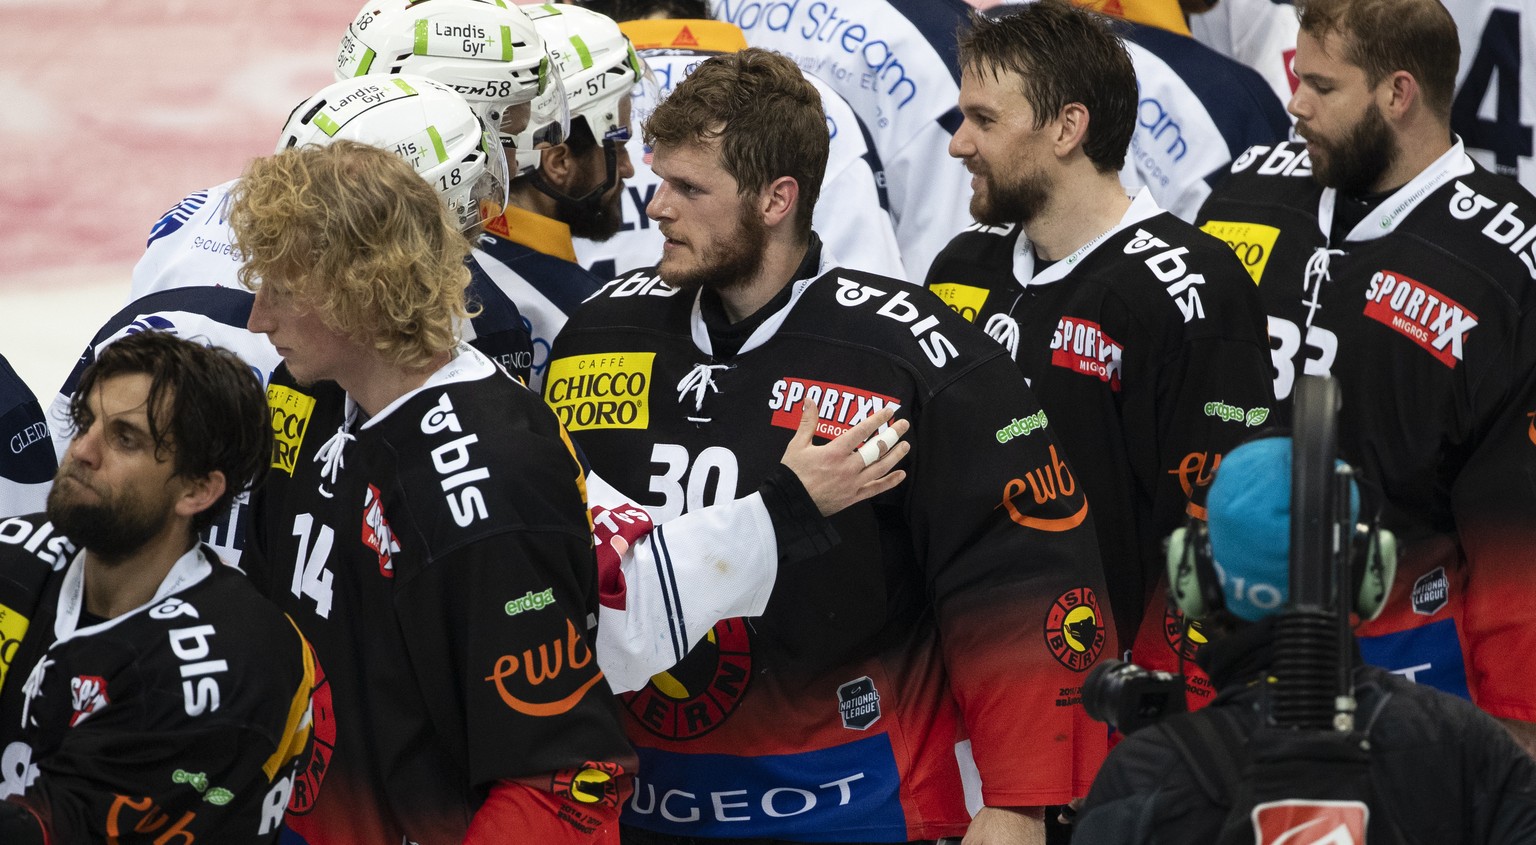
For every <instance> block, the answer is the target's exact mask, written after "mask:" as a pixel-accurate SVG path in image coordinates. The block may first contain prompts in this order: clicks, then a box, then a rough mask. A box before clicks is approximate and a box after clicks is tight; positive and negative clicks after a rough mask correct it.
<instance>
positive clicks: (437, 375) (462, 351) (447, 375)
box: [343, 340, 499, 429]
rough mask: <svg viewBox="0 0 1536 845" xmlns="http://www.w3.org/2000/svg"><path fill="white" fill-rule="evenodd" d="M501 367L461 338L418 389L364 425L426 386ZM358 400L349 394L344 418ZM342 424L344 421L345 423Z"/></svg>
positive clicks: (484, 374) (488, 373) (477, 377)
mask: <svg viewBox="0 0 1536 845" xmlns="http://www.w3.org/2000/svg"><path fill="white" fill-rule="evenodd" d="M498 369H499V367H497V365H496V364H495V363H494V362H492V361H491V359H489V358H487V357H485V356H484V355H482V354H481V353H480V350H478V349H476V348H474V347H473V346H470V345H469V344H467V343H465V342H464V341H462V340H461V341H459V344H458V346H456V347H454V350H453V359H452V360H450V361H449V362H448V363H446V364H444V365H442V366H441V367H439V368H437V370H436V371H434V372H433V373H432V375H430V376H427V380H426V381H425V382H422V385H421V387H418V388H416V389H415V390H411V391H409V392H407V393H405V394H403V395H402V396H400V398H398V399H396V400H395V401H393V402H391V403H389V404H388V405H385V406H384V409H383V410H381V411H379V412H378V413H377V414H375V415H373V417H372V418H370V419H369V420H368V421H367V422H365V423H363V425H362V428H364V429H367V428H370V427H372V426H373V425H374V424H375V423H377V422H378V421H379V420H382V419H384V418H385V417H387V416H389V414H390V412H391V411H393V410H395V409H396V408H398V407H400V406H401V405H404V404H405V403H406V402H408V401H409V400H410V398H411V397H412V396H415V395H416V394H418V393H421V392H422V391H424V390H432V389H433V388H437V387H442V386H444V385H447V384H455V383H458V382H464V381H479V380H480V379H483V378H487V377H489V376H491V375H494V374H495V373H496V372H497V371H498ZM356 404H357V403H355V402H353V401H352V396H351V395H350V394H348V396H347V407H346V415H345V417H344V419H346V420H351V419H352V413H353V408H354V407H355V406H356ZM343 425H345V423H344V424H343Z"/></svg>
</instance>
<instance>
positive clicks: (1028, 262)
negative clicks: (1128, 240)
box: [1013, 187, 1163, 288]
mask: <svg viewBox="0 0 1536 845" xmlns="http://www.w3.org/2000/svg"><path fill="white" fill-rule="evenodd" d="M1162 213H1163V209H1162V208H1161V207H1159V206H1158V204H1157V200H1155V199H1153V198H1152V192H1151V191H1149V190H1147V189H1146V188H1145V187H1142V188H1138V189H1137V190H1136V195H1135V196H1134V197H1132V198H1131V207H1130V208H1127V209H1126V210H1125V214H1124V215H1122V216H1121V218H1120V222H1119V223H1116V224H1115V225H1114V226H1113V227H1112V228H1110V229H1108V230H1106V231H1103V232H1100V233H1099V234H1098V235H1096V236H1094V238H1093V239H1092V240H1090V241H1088V243H1085V244H1083V245H1082V246H1080V247H1078V248H1077V250H1076V251H1075V252H1073V253H1072V254H1071V255H1069V256H1067V257H1066V258H1063V259H1061V260H1060V261H1057V262H1055V263H1054V264H1052V265H1051V266H1049V267H1047V268H1045V269H1044V270H1041V271H1040V273H1039V275H1036V274H1035V245H1034V243H1033V242H1032V241H1030V239H1029V236H1028V235H1026V234H1025V233H1024V231H1023V229H1022V227H1021V228H1020V231H1019V239H1018V240H1017V241H1016V242H1015V243H1014V245H1013V278H1014V279H1015V280H1017V281H1018V283H1019V285H1020V286H1022V287H1026V288H1027V287H1029V286H1030V285H1048V284H1050V283H1051V282H1058V281H1061V280H1062V279H1064V278H1066V276H1067V274H1068V273H1070V272H1072V268H1074V267H1076V266H1077V265H1078V264H1079V263H1081V262H1082V260H1083V259H1085V258H1087V257H1088V256H1089V255H1092V254H1093V251H1094V250H1095V249H1098V247H1099V244H1102V243H1104V241H1105V240H1106V239H1108V238H1109V236H1110V235H1113V234H1115V233H1116V232H1119V231H1122V230H1124V229H1126V228H1128V227H1130V226H1134V225H1136V224H1137V223H1140V222H1141V221H1143V220H1146V219H1147V218H1148V217H1154V216H1156V215H1159V214H1162Z"/></svg>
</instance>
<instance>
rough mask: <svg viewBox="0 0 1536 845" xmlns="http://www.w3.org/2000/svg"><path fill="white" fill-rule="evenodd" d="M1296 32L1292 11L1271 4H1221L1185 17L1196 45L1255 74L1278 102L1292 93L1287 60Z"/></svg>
mask: <svg viewBox="0 0 1536 845" xmlns="http://www.w3.org/2000/svg"><path fill="white" fill-rule="evenodd" d="M1299 28H1300V27H1299V24H1298V23H1297V20H1296V7H1295V6H1292V5H1291V4H1289V3H1276V2H1273V0H1221V2H1220V3H1217V4H1216V5H1215V7H1213V8H1212V9H1211V10H1210V11H1208V12H1201V13H1200V14H1198V15H1190V16H1189V34H1190V35H1193V36H1194V37H1195V40H1196V41H1199V42H1200V43H1201V44H1204V45H1205V46H1207V47H1209V48H1211V49H1212V50H1215V51H1216V52H1218V53H1220V54H1222V55H1223V56H1226V57H1227V58H1230V59H1236V60H1237V61H1239V62H1242V63H1243V64H1245V65H1247V66H1248V67H1251V68H1253V69H1254V70H1256V71H1258V72H1259V75H1260V76H1262V77H1264V81H1265V82H1267V83H1269V87H1270V88H1271V89H1273V90H1274V92H1275V96H1277V97H1279V98H1280V101H1281V102H1289V101H1290V99H1291V95H1292V94H1294V93H1296V76H1295V74H1293V73H1291V60H1292V59H1294V58H1295V57H1296V33H1297V31H1298V29H1299Z"/></svg>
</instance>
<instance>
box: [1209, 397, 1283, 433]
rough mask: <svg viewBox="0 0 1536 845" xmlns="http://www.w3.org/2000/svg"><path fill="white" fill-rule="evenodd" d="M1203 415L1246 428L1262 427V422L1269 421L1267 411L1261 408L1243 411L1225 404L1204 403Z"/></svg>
mask: <svg viewBox="0 0 1536 845" xmlns="http://www.w3.org/2000/svg"><path fill="white" fill-rule="evenodd" d="M1205 415H1206V416H1208V417H1215V418H1216V419H1219V420H1221V421H1222V422H1235V423H1241V424H1242V425H1244V426H1247V427H1248V428H1253V427H1254V426H1260V425H1263V424H1264V421H1265V420H1267V419H1269V409H1268V408H1265V407H1262V406H1261V407H1258V408H1250V409H1248V410H1246V411H1245V410H1243V409H1242V408H1240V407H1238V406H1236V405H1228V404H1227V403H1225V402H1207V403H1205Z"/></svg>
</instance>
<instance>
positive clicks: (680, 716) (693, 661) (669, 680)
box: [622, 619, 752, 740]
mask: <svg viewBox="0 0 1536 845" xmlns="http://www.w3.org/2000/svg"><path fill="white" fill-rule="evenodd" d="M751 678H752V643H751V640H750V639H749V638H748V636H747V626H746V623H745V622H743V621H742V620H740V619H726V620H724V621H723V622H720V623H719V624H717V625H715V627H713V628H711V629H710V631H709V633H708V634H706V635H705V637H704V639H703V640H702V641H700V642H699V644H698V645H696V646H694V647H693V650H692V651H690V652H688V654H687V656H685V657H684V658H683V659H682V661H681V662H680V663H678V664H677V665H676V666H673V667H672V668H671V669H668V670H667V671H665V672H662V673H661V674H659V675H656V676H654V677H652V678H651V682H650V683H648V684H646V685H645V688H644V689H642V690H638V691H636V692H631V693H625V694H624V695H623V696H622V698H623V699H624V708H625V709H626V710H628V711H629V714H630V715H631V716H633V717H635V719H636V721H638V722H639V723H640V724H642V725H644V726H645V729H646V730H648V731H650V732H651V733H653V734H656V735H657V736H659V737H664V738H666V739H678V740H682V739H693V738H695V737H699V736H703V735H704V734H706V733H709V732H710V731H712V730H714V729H715V728H717V727H719V726H720V725H721V723H723V722H724V721H725V720H726V717H728V716H730V715H731V712H732V711H734V710H735V709H736V706H737V705H738V704H740V703H741V699H742V697H743V696H745V695H746V694H747V683H748V682H749V681H750V680H751Z"/></svg>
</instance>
